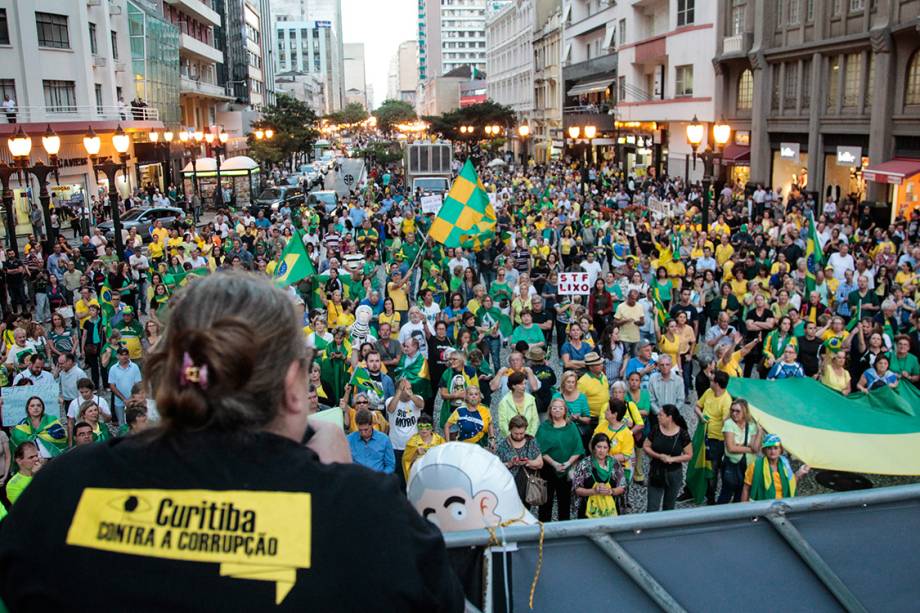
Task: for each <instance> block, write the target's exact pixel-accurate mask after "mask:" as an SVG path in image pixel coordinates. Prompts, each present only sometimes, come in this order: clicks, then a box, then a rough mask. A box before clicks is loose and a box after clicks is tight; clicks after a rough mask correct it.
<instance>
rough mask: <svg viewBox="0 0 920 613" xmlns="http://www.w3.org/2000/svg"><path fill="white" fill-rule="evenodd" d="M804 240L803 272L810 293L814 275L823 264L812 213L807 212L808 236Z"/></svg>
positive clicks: (807, 290) (813, 286)
mask: <svg viewBox="0 0 920 613" xmlns="http://www.w3.org/2000/svg"><path fill="white" fill-rule="evenodd" d="M805 240H806V242H805V261H806V263H807V266H808V268H807V270H806V272H805V291H806V292H807V293H808V294H811V292H813V291H814V289H815V275H816V274H817V273H818V271H819V270H821V269H822V267H823V266H824V253H823V252H822V251H821V241H820V240H819V239H818V231H817V230H816V229H815V216H814V215H813V214H812V213H809V214H808V238H807V239H805ZM806 298H807V296H806Z"/></svg>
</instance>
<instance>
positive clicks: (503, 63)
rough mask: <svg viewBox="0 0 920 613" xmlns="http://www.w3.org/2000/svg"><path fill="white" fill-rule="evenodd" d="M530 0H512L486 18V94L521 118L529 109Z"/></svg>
mask: <svg viewBox="0 0 920 613" xmlns="http://www.w3.org/2000/svg"><path fill="white" fill-rule="evenodd" d="M534 15H535V12H534V0H513V2H509V3H507V4H505V5H504V6H503V7H502V8H501V9H499V10H498V11H496V12H494V13H490V14H489V16H488V17H487V19H486V75H487V76H486V83H487V85H488V90H487V91H488V96H489V98H491V99H492V100H494V101H495V102H498V103H499V104H504V105H506V106H509V107H511V108H512V109H514V111H515V112H517V114H518V117H519V119H521V120H525V119H526V118H528V117H529V115H530V112H531V111H532V110H533V103H534V101H533V65H534V57H533V30H534Z"/></svg>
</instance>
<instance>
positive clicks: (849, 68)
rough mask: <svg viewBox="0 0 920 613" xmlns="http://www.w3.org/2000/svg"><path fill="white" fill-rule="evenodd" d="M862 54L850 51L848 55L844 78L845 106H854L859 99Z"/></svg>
mask: <svg viewBox="0 0 920 613" xmlns="http://www.w3.org/2000/svg"><path fill="white" fill-rule="evenodd" d="M861 63H862V55H861V54H859V53H850V54H848V55H847V56H846V72H845V73H844V78H843V106H847V107H853V106H856V102H857V100H858V99H859V82H860V77H859V74H860V68H861V65H860V64H861Z"/></svg>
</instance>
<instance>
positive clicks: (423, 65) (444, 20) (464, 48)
mask: <svg viewBox="0 0 920 613" xmlns="http://www.w3.org/2000/svg"><path fill="white" fill-rule="evenodd" d="M486 4H487V2H486V0H419V3H418V6H419V8H418V24H419V33H418V37H419V56H418V57H419V60H418V61H419V75H418V77H419V81H425V80H427V79H433V78H435V77H439V76H441V75H443V74H445V73H447V72H450V71H451V70H454V69H455V68H459V67H461V66H467V65H468V66H471V67H473V68H475V69H477V70H479V71H485V67H486V32H485V29H486V23H485V21H486ZM488 4H489V5H496V4H497V5H501V4H503V2H501V1H500V0H490V1H489V2H488Z"/></svg>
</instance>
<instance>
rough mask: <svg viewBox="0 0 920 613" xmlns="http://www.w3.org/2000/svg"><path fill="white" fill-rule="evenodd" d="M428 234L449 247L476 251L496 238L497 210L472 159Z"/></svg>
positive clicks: (456, 182) (456, 180) (455, 183)
mask: <svg viewBox="0 0 920 613" xmlns="http://www.w3.org/2000/svg"><path fill="white" fill-rule="evenodd" d="M428 235H429V236H430V237H431V238H433V239H434V240H436V241H438V242H439V243H441V244H442V245H444V246H445V247H466V248H471V249H474V250H479V249H481V248H482V246H483V245H484V244H485V243H487V242H488V241H490V240H492V239H493V238H494V237H495V208H494V207H493V206H492V203H491V202H490V201H489V195H488V194H487V193H486V189H485V187H484V186H483V185H482V181H480V180H479V176H478V175H477V174H476V170H475V169H474V168H473V163H472V162H471V161H470V160H469V159H467V161H466V164H464V165H463V169H462V170H461V171H460V174H459V175H457V178H456V179H455V180H454V184H453V185H452V186H451V187H450V191H449V192H448V193H447V198H445V200H444V204H443V205H442V206H441V210H440V211H438V214H437V216H436V217H435V218H434V221H433V222H432V223H431V229H430V230H429V231H428Z"/></svg>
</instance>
